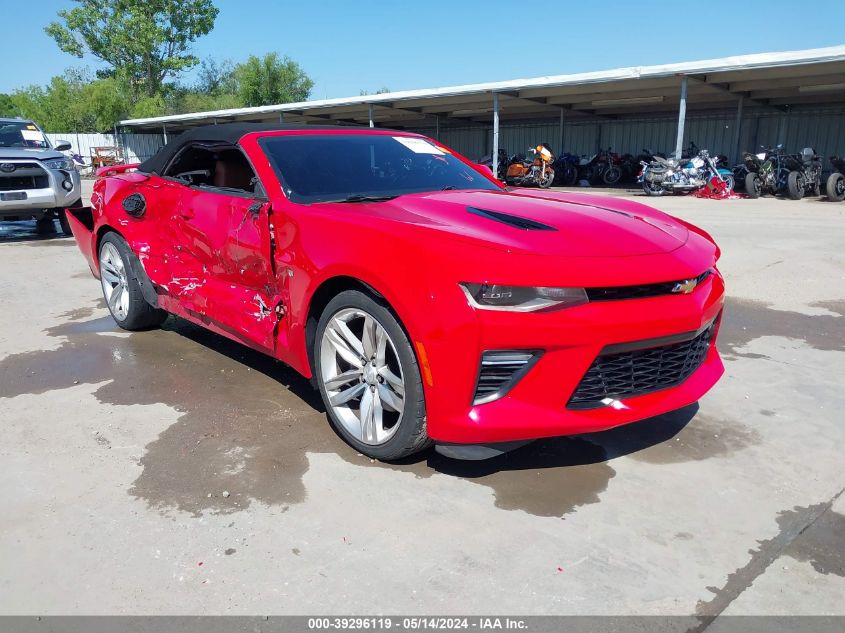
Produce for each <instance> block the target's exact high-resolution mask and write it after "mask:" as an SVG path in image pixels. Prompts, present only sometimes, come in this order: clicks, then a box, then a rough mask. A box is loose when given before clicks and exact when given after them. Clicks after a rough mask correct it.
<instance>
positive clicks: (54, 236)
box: [0, 220, 75, 246]
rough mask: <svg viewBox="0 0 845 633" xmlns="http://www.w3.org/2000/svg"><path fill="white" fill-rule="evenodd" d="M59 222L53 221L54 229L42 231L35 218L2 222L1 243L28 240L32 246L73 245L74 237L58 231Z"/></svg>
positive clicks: (0, 224)
mask: <svg viewBox="0 0 845 633" xmlns="http://www.w3.org/2000/svg"><path fill="white" fill-rule="evenodd" d="M58 228H59V223H58V221H56V220H54V221H53V230H52V231H49V232H43V233H42V232H40V231H39V230H38V227H37V225H36V223H35V220H15V221H12V222H9V221H4V222H0V244H2V243H5V242H28V243H29V245H30V246H71V245H73V244H75V242H74V241H73V238H71V237H66V236H65V235H64V234H63V233H60V232H58Z"/></svg>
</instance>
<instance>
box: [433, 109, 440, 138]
mask: <svg viewBox="0 0 845 633" xmlns="http://www.w3.org/2000/svg"><path fill="white" fill-rule="evenodd" d="M434 140H436V141H439V140H440V115H439V114H435V115H434Z"/></svg>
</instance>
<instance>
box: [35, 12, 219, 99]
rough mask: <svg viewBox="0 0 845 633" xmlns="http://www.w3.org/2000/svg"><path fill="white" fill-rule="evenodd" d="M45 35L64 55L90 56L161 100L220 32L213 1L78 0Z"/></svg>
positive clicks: (61, 13)
mask: <svg viewBox="0 0 845 633" xmlns="http://www.w3.org/2000/svg"><path fill="white" fill-rule="evenodd" d="M75 2H76V4H77V6H76V7H74V8H72V9H68V10H62V11H59V18H60V20H61V21H59V22H52V23H51V24H49V25H48V26H47V27H46V29H45V32H46V33H47V34H48V35H49V36H50V37H52V38H53V39H54V40H55V41H56V43H57V44H58V46H59V48H61V49H62V50H63V51H64V52H66V53H70V54H71V55H75V56H76V57H82V56H83V55H84V54H85V53H90V54H92V55H94V56H95V57H98V58H99V59H102V60H103V61H105V62H106V63H107V64H109V65H110V66H111V67H112V68H113V69H114V70H115V71H118V72H119V73H123V75H124V76H125V77H126V78H128V80H129V81H130V83H131V85H132V86H133V87H136V86H137V87H138V88H140V90H141V91H142V92H143V94H145V95H146V96H147V97H155V96H156V95H157V94H158V93H159V91H160V89H161V87H162V84H163V83H164V81H165V79H167V78H168V77H174V76H176V75H177V74H178V73H180V72H181V71H183V70H185V69H187V68H190V67H191V66H194V65H195V64H197V62H198V60H197V58H196V57H194V56H193V55H191V54H190V45H191V43H192V42H193V41H194V40H196V39H197V38H198V37H200V36H202V35H206V34H207V33H209V32H210V31H211V30H212V29H213V28H214V21H215V19H216V18H217V13H218V9H217V8H216V7H215V6H214V4H213V2H212V0H75Z"/></svg>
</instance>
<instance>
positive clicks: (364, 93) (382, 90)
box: [358, 86, 390, 97]
mask: <svg viewBox="0 0 845 633" xmlns="http://www.w3.org/2000/svg"><path fill="white" fill-rule="evenodd" d="M388 92H390V88H388V87H387V86H384V87H382V88H379V89H378V90H376V91H375V92H373V93H370V92H369V91H367V90H361V92H359V93H358V94H360V95H361V96H362V97H365V96H367V95H368V94H374V95H383V94H385V93H388Z"/></svg>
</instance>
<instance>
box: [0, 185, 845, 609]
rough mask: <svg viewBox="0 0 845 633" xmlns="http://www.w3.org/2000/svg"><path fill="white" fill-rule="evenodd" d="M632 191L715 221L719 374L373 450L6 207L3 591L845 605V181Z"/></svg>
mask: <svg viewBox="0 0 845 633" xmlns="http://www.w3.org/2000/svg"><path fill="white" fill-rule="evenodd" d="M612 195H635V194H631V193H625V192H623V191H615V192H612ZM637 198H638V199H639V200H641V201H645V200H644V198H642V197H641V196H639V195H638V196H637ZM648 202H651V203H653V204H654V205H655V206H658V207H660V208H662V209H664V210H667V211H670V212H672V213H675V214H677V215H679V216H681V217H683V218H685V219H688V220H691V221H693V222H695V223H698V224H699V225H701V226H702V227H704V228H705V229H707V230H708V231H710V232H711V233H712V234H713V235H714V237H715V238H716V239H717V240H718V241H719V242H720V245H721V247H722V251H723V257H722V261H721V268H722V270H723V272H724V273H725V276H726V278H727V283H728V292H729V295H730V298H729V301H728V304H727V308H726V311H725V322H724V325H723V327H722V332H721V335H720V336H721V338H720V349H721V351H722V354H723V356H724V358H725V359H726V366H727V373H726V375H725V377H724V379H723V380H722V382H721V383H720V384H719V385H718V386H717V387H716V388H715V390H714V391H712V392H711V393H710V394H708V395H707V396H706V397H705V398H704V399H703V400H702V401H701V402H700V403H699V404H698V405H695V406H693V407H689V408H687V409H685V410H682V411H679V412H676V413H674V414H671V415H667V416H662V417H659V418H654V419H651V420H647V421H645V422H642V423H638V424H635V425H631V426H628V427H624V428H622V429H619V430H615V431H611V432H606V433H602V434H595V435H589V436H579V437H572V438H560V439H553V440H546V441H542V442H537V443H535V444H532V445H530V446H528V447H526V448H524V449H521V450H519V451H517V452H515V453H512V454H511V455H509V456H507V457H505V458H502V459H498V460H495V461H489V462H481V463H466V462H455V461H450V460H448V459H446V458H443V457H440V456H438V455H436V454H434V453H427V454H424V455H423V456H422V457H420V458H419V459H415V460H412V461H409V462H408V463H405V464H401V465H387V464H381V463H374V462H371V461H370V460H369V459H367V458H364V457H362V456H360V455H357V454H356V453H355V451H353V450H351V449H349V448H348V447H347V446H346V445H345V444H343V443H342V442H341V441H340V440H339V439H338V438H336V437H335V435H334V434H333V433H332V432H331V430H330V429H329V427H328V424H327V422H326V419H325V414H324V413H323V412H322V407H321V404H320V402H319V397H318V396H317V394H316V393H315V392H313V391H312V390H311V389H310V387H309V386H308V384H306V382H305V381H304V380H302V379H301V378H298V377H297V376H296V375H295V374H294V373H293V372H292V371H290V370H288V369H286V368H285V367H284V366H282V365H280V364H277V363H275V362H273V361H270V360H268V359H266V358H265V357H262V356H260V355H258V354H256V353H253V352H251V351H249V350H247V349H246V348H243V347H240V346H238V345H237V344H234V343H231V342H229V341H226V340H224V339H222V338H220V337H217V336H215V335H212V334H209V333H206V332H205V331H203V330H201V329H199V328H196V327H194V326H191V325H188V324H186V323H184V322H182V321H178V320H176V319H172V318H171V319H170V320H168V322H167V323H166V324H165V327H164V328H163V329H162V330H159V331H153V332H146V333H137V334H128V333H124V332H121V331H119V330H118V329H117V328H116V327H115V325H114V323H113V322H112V320H111V318H110V317H109V316H108V313H107V311H106V309H105V307H104V305H103V302H102V300H101V294H100V288H99V285H98V283H97V282H96V281H95V280H94V279H93V278H92V277H91V275H90V272H89V271H88V268H87V266H86V264H85V262H84V260H83V258H82V256H81V255H80V254H79V252H78V251H77V249H76V246H75V245H74V243H73V241H72V240H71V239H67V238H59V237H52V238H49V239H38V238H37V236H36V235H35V233H34V223H8V224H5V225H0V294H2V297H3V309H2V311H0V428H1V429H2V431H3V435H4V437H5V440H4V442H3V443H2V446H0V464H2V486H0V507H2V508H3V512H2V515H0V560H2V561H3V564H2V565H0V614H33V613H37V614H107V613H121V614H217V613H231V614H235V613H238V614H256V613H258V614H290V613H294V614H309V613H311V614H313V613H358V614H376V613H404V614H411V613H429V614H431V613H435V614H456V613H478V614H489V613H509V614H531V613H534V614H538V613H543V614H546V613H549V614H697V615H700V616H712V615H718V614H840V615H845V601H843V599H842V597H843V596H845V495H843V494H842V493H843V489H844V488H845V470H843V463H845V460H843V451H842V446H843V444H845V414H843V411H845V389H843V387H844V386H845V384H843V383H844V382H845V381H843V376H845V250H843V248H844V247H845V204H839V205H837V204H832V203H824V202H820V201H815V200H813V201H801V202H791V201H786V200H776V199H771V198H769V199H762V200H756V201H754V200H728V201H708V200H700V199H694V198H668V199H659V200H657V201H652V200H649V201H648Z"/></svg>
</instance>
